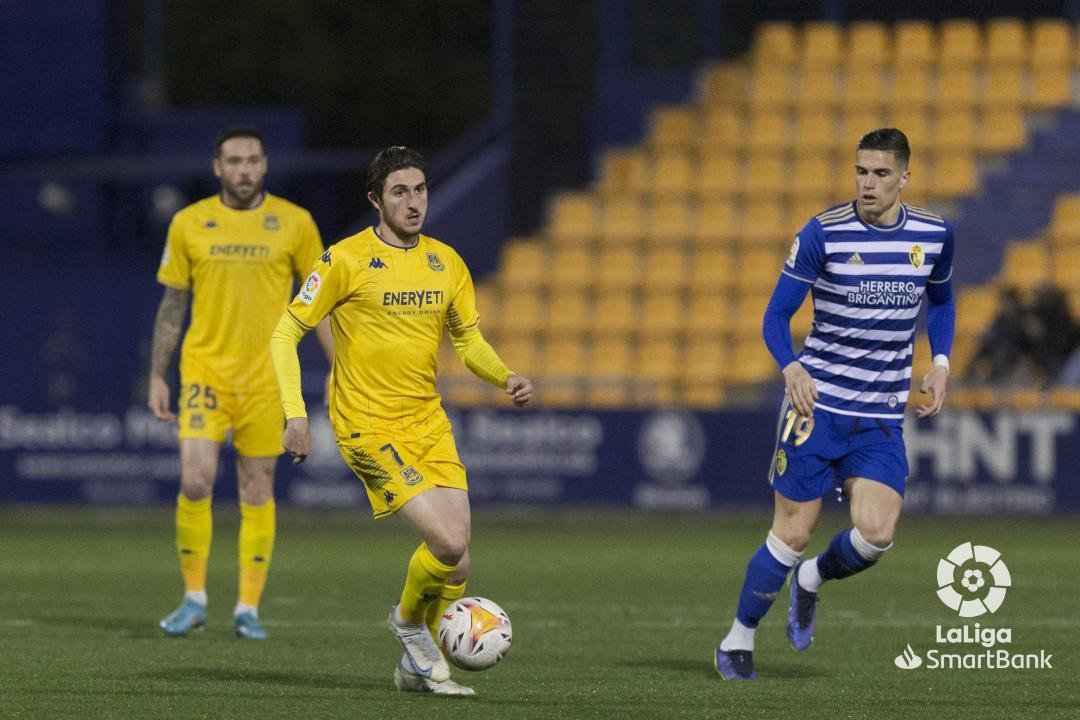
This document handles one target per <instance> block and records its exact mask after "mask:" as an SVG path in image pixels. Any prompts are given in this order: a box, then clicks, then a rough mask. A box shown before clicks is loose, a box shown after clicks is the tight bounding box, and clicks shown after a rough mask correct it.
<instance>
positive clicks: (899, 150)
mask: <svg viewBox="0 0 1080 720" xmlns="http://www.w3.org/2000/svg"><path fill="white" fill-rule="evenodd" d="M857 149H858V150H881V151H883V152H891V153H893V154H894V155H896V160H897V162H899V163H900V164H901V165H907V164H908V160H910V159H911V148H910V147H909V146H908V141H907V135H905V134H904V133H902V132H901V131H899V130H897V129H896V128H878V129H877V130H871V131H870V132H868V133H866V134H865V135H863V136H862V139H861V140H859V147H858V148H857Z"/></svg>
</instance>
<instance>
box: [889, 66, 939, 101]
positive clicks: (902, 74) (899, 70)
mask: <svg viewBox="0 0 1080 720" xmlns="http://www.w3.org/2000/svg"><path fill="white" fill-rule="evenodd" d="M932 80H933V78H932V77H931V75H930V71H929V70H928V69H927V68H926V67H925V66H920V65H898V66H897V67H896V69H895V70H894V71H893V77H892V84H891V86H890V90H889V102H890V104H891V105H892V110H893V112H896V111H898V110H903V111H910V110H914V109H917V108H925V107H927V106H929V105H930V103H931V102H932V101H933V99H934V95H933V90H934V86H933V82H932Z"/></svg>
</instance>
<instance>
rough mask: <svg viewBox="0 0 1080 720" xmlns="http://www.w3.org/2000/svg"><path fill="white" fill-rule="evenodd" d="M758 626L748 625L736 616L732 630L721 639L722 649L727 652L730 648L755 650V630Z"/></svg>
mask: <svg viewBox="0 0 1080 720" xmlns="http://www.w3.org/2000/svg"><path fill="white" fill-rule="evenodd" d="M756 630H757V628H752V627H746V626H745V625H743V624H742V623H741V622H739V618H735V622H733V623H732V624H731V630H729V631H728V634H727V636H726V637H725V638H724V639H723V640H721V641H720V649H721V650H723V651H725V652H727V651H728V650H749V651H751V652H753V650H754V632H755V631H756Z"/></svg>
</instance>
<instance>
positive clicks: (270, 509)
mask: <svg viewBox="0 0 1080 720" xmlns="http://www.w3.org/2000/svg"><path fill="white" fill-rule="evenodd" d="M276 528H277V523H276V510H275V505H274V501H273V500H271V501H270V502H268V503H266V504H265V505H248V504H247V503H244V502H242V503H240V603H241V604H243V605H251V606H252V607H258V606H259V599H260V598H261V597H262V593H263V588H264V587H266V574H267V572H268V571H269V570H270V556H271V555H273V553H274V536H275V535H276Z"/></svg>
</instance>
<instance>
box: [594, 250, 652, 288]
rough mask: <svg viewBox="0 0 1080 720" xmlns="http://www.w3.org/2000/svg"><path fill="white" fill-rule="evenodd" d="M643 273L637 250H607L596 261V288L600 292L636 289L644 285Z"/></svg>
mask: <svg viewBox="0 0 1080 720" xmlns="http://www.w3.org/2000/svg"><path fill="white" fill-rule="evenodd" d="M643 271H644V267H643V266H642V263H641V255H640V254H639V253H638V251H637V248H633V247H625V246H618V247H613V248H605V249H604V250H601V251H600V255H599V256H598V257H597V259H596V288H597V290H598V291H599V292H609V291H612V290H632V289H636V288H637V287H639V286H640V285H641V283H642V280H643V275H644V272H643Z"/></svg>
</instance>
